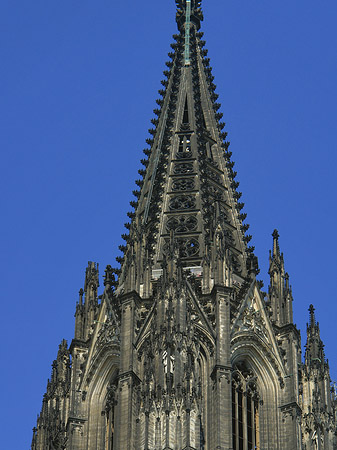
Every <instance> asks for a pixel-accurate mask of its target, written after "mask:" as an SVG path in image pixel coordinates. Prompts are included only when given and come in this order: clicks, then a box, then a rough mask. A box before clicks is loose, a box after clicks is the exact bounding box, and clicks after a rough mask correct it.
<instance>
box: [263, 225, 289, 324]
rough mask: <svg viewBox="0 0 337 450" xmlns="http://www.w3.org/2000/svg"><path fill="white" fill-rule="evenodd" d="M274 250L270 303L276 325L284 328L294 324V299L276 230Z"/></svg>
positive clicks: (271, 260) (270, 271) (272, 251)
mask: <svg viewBox="0 0 337 450" xmlns="http://www.w3.org/2000/svg"><path fill="white" fill-rule="evenodd" d="M272 236H273V249H272V250H271V251H270V252H269V272H268V273H269V276H270V285H269V302H270V307H271V311H272V319H273V321H274V323H275V325H277V326H279V327H282V326H284V325H288V324H292V323H293V306H292V303H293V297H292V290H291V286H290V284H289V275H288V274H287V273H286V272H285V270H284V258H283V253H281V252H280V245H279V237H280V235H279V233H278V231H277V230H274V232H273V234H272Z"/></svg>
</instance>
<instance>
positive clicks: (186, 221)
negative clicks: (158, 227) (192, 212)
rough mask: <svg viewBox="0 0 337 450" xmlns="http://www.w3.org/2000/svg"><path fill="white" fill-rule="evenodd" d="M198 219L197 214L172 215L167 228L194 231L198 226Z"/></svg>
mask: <svg viewBox="0 0 337 450" xmlns="http://www.w3.org/2000/svg"><path fill="white" fill-rule="evenodd" d="M197 224H198V221H197V218H196V217H195V216H178V217H177V216H176V217H171V218H170V219H169V220H168V221H167V225H166V227H167V230H168V231H171V230H174V232H175V233H186V232H188V231H194V230H195V229H196V227H197Z"/></svg>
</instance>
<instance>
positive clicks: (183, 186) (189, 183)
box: [172, 178, 194, 191]
mask: <svg viewBox="0 0 337 450" xmlns="http://www.w3.org/2000/svg"><path fill="white" fill-rule="evenodd" d="M192 189H194V180H193V178H179V179H178V180H175V181H174V182H173V184H172V190H173V191H190V190H192Z"/></svg>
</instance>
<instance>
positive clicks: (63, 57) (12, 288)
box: [0, 0, 337, 450]
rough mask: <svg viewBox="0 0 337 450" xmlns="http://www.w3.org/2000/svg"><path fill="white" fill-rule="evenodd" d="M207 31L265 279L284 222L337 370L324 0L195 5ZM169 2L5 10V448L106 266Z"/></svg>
mask: <svg viewBox="0 0 337 450" xmlns="http://www.w3.org/2000/svg"><path fill="white" fill-rule="evenodd" d="M203 10H204V15H205V22H204V24H203V31H204V32H205V39H206V42H207V48H208V49H209V56H210V57H211V64H212V66H213V74H214V76H215V84H216V85H217V87H218V88H217V93H218V94H219V100H220V102H221V104H222V112H223V114H224V120H225V121H226V123H227V127H226V131H227V132H228V135H229V140H230V141H231V151H232V152H233V159H234V161H235V162H236V170H237V171H238V179H239V181H240V182H241V185H240V190H242V192H243V196H242V199H243V201H244V202H245V203H246V206H245V212H246V213H247V216H248V217H247V222H248V223H250V225H251V228H250V233H251V234H252V235H253V241H252V245H255V247H256V254H257V256H258V257H259V263H260V267H261V275H260V277H261V278H262V279H264V280H265V281H266V284H267V270H268V251H269V248H270V247H271V241H272V238H271V233H272V231H273V229H274V228H278V230H279V232H280V245H281V249H282V251H283V252H284V256H285V264H286V270H287V271H288V272H289V274H290V281H291V284H292V286H293V294H294V314H295V322H296V323H297V325H298V326H299V327H300V328H301V331H302V341H303V344H304V343H305V342H304V341H305V324H306V322H307V320H308V312H307V309H308V306H309V304H310V303H313V304H314V305H315V307H316V313H317V318H318V320H319V322H320V325H321V335H322V338H323V340H324V343H325V345H326V354H327V357H328V358H329V359H330V365H331V375H332V378H333V379H337V352H336V347H335V343H336V334H337V332H336V325H335V324H336V317H337V301H336V300H337V292H336V274H337V242H336V241H337V238H336V232H335V226H336V221H337V220H336V219H337V212H336V194H337V183H336V163H337V152H336V138H335V134H336V120H337V83H336V79H337V33H336V20H337V3H336V1H335V0H326V1H324V2H318V1H313V0H306V1H304V0H297V1H296V2H294V1H293V0H284V1H283V2H271V1H266V0H259V1H255V2H252V1H248V0H235V1H234V0H212V1H210V0H204V1H203ZM174 18H175V2H174V1H173V0H166V1H160V2H159V1H155V0H146V1H143V2H140V1H135V0H130V1H129V2H117V1H111V0H110V1H107V0H96V1H92V0H81V1H77V0H76V1H74V0H67V1H65V0H59V1H58V2H46V1H42V0H34V1H33V2H27V1H22V0H2V2H1V4H0V60H1V69H0V83H1V103H0V114H1V120H0V139H1V156H2V158H1V160H2V164H1V167H2V170H1V177H0V188H1V199H0V202H1V211H2V220H1V224H0V228H1V242H0V246H1V247H0V251H1V254H2V258H1V263H0V264H1V275H2V277H1V278H2V283H1V286H2V289H1V294H2V295H1V297H2V303H1V305H2V326H1V342H2V345H1V361H2V370H1V372H0V377H1V380H0V381H1V382H0V386H1V387H2V390H3V392H2V403H3V408H1V415H2V416H3V417H1V423H2V425H3V429H4V430H6V432H5V433H3V435H2V447H3V448H6V449H7V448H8V449H9V448H10V449H12V450H22V449H24V448H27V449H28V448H29V445H30V440H31V428H32V427H33V426H34V425H35V422H36V415H37V413H38V412H39V411H40V407H41V401H42V395H43V393H44V391H45V387H46V382H47V378H48V377H49V376H50V371H51V363H52V360H53V359H54V358H55V357H56V352H57V348H58V344H59V343H60V341H61V340H62V339H63V338H66V339H68V341H69V342H70V341H71V339H72V337H73V328H74V317H73V315H74V310H75V303H76V300H77V297H78V290H79V289H80V288H81V287H83V282H84V271H85V267H86V265H87V262H88V261H89V260H93V261H97V262H99V263H100V268H101V274H103V272H104V267H105V265H107V264H112V265H115V261H114V258H115V256H116V255H117V254H118V245H119V244H120V243H121V239H120V235H121V234H122V233H123V232H124V228H123V223H124V222H126V221H127V217H126V212H127V211H128V210H129V209H130V207H129V206H128V203H129V201H130V200H132V195H131V191H132V189H134V180H135V179H136V178H137V177H138V174H137V170H138V169H139V168H140V163H139V160H140V159H141V158H142V157H143V154H142V149H143V148H144V147H145V139H146V138H147V137H148V133H147V129H148V128H150V125H151V124H150V119H151V118H152V117H153V114H152V110H153V108H154V107H155V99H156V98H157V97H158V95H157V90H158V89H160V87H161V85H160V80H161V79H162V78H163V77H162V71H163V70H164V69H165V64H164V63H165V61H166V60H167V56H166V55H167V52H168V51H170V43H171V42H172V39H171V35H172V34H173V33H175V32H176V25H175V20H174Z"/></svg>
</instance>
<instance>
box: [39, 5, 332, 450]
mask: <svg viewBox="0 0 337 450" xmlns="http://www.w3.org/2000/svg"><path fill="white" fill-rule="evenodd" d="M176 3H177V16H176V20H177V25H178V31H179V32H178V34H177V35H175V36H174V43H173V44H172V45H171V47H172V50H173V51H172V52H171V53H170V54H169V57H170V61H169V62H168V63H167V66H168V69H167V71H165V73H164V74H165V80H164V81H162V85H163V89H162V90H161V91H160V92H159V93H160V95H161V98H160V99H159V100H157V104H158V108H157V109H155V110H154V113H155V115H156V118H155V119H153V120H152V123H153V125H154V128H153V129H151V130H150V133H151V135H152V137H151V139H148V141H147V142H148V144H149V148H148V149H146V150H144V153H145V155H146V158H145V159H143V160H142V164H143V165H144V169H143V170H140V171H139V173H140V175H141V179H140V180H137V182H136V184H137V185H138V186H139V188H140V189H139V190H136V191H134V195H135V201H133V202H131V205H132V206H133V207H134V211H133V212H131V213H129V218H130V219H131V220H130V223H127V224H126V228H127V229H128V233H127V234H125V235H123V238H124V239H125V241H126V243H125V246H121V247H120V248H121V250H122V251H123V253H124V256H123V257H122V258H119V262H120V268H118V269H112V268H111V267H110V266H108V267H107V268H106V270H105V276H104V292H103V294H102V295H101V296H100V297H98V287H99V276H98V265H97V264H95V263H92V262H90V263H89V265H88V268H87V269H86V276H85V284H84V290H82V289H81V290H80V297H79V301H78V304H77V307H76V313H75V318H76V319H75V337H74V339H73V341H72V343H71V345H70V348H68V347H67V343H66V342H65V341H62V344H61V345H60V349H59V352H58V356H57V359H56V361H55V362H54V364H53V372H52V376H51V379H50V380H49V381H48V386H47V392H46V394H45V397H44V399H43V406H42V411H41V414H40V416H39V418H38V421H37V428H34V433H33V442H32V449H33V450H48V449H69V450H86V449H88V450H96V449H97V450H183V449H184V450H185V449H186V450H230V449H233V450H252V449H260V450H267V449H269V450H288V449H289V450H292V449H296V450H297V449H298V450H299V449H306V450H313V449H324V450H333V449H336V448H337V447H336V409H335V408H336V401H335V397H334V395H332V394H331V392H330V377H329V367H328V364H327V362H326V360H325V356H324V353H323V345H322V342H321V340H320V337H319V329H318V324H317V323H316V321H315V318H314V316H313V308H311V310H310V311H311V313H310V314H311V316H310V324H309V326H308V343H307V350H306V355H305V364H304V365H302V364H301V342H300V334H299V331H298V330H297V329H296V327H295V325H294V323H293V313H292V302H293V299H292V293H291V287H290V285H289V276H288V275H287V274H286V273H285V270H284V259H283V255H282V254H281V253H280V249H279V241H278V239H279V236H278V233H277V231H275V232H274V233H273V249H272V251H271V253H270V269H269V274H270V287H269V293H268V295H267V294H264V293H263V292H261V290H260V289H261V287H262V285H261V283H259V282H258V281H257V280H256V275H257V274H258V272H259V270H258V263H257V258H256V256H254V253H253V248H251V247H249V246H248V242H249V240H250V236H249V235H247V234H246V231H247V230H248V225H246V224H244V220H245V214H243V213H242V212H241V209H242V207H243V204H242V203H240V197H241V193H240V192H238V190H237V188H238V185H239V183H238V182H237V181H236V180H235V176H236V172H235V171H234V162H232V160H231V152H230V151H229V149H228V147H229V144H228V142H226V133H225V132H223V131H222V130H223V128H224V123H222V122H221V121H220V120H221V116H222V114H221V113H219V112H218V110H219V107H220V105H219V104H218V103H217V98H218V96H217V94H216V93H215V85H214V84H213V76H212V73H211V68H210V65H209V59H208V58H207V50H206V49H205V42H204V41H203V40H202V36H203V34H202V33H201V32H200V31H199V29H200V22H201V20H202V18H203V17H202V12H201V7H200V6H201V5H200V3H201V2H200V1H197V0H176ZM116 280H117V281H116Z"/></svg>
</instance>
